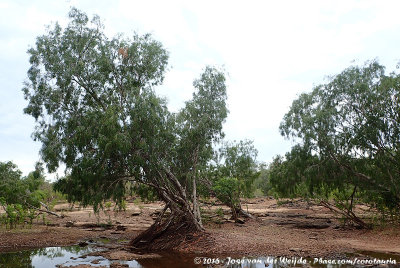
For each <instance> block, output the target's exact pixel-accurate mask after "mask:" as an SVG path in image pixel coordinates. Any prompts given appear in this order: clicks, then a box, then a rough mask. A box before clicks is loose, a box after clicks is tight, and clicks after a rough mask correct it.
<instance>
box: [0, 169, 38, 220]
mask: <svg viewBox="0 0 400 268" xmlns="http://www.w3.org/2000/svg"><path fill="white" fill-rule="evenodd" d="M21 175H22V173H21V171H20V170H18V168H17V166H16V165H15V164H13V163H12V162H5V163H4V162H0V205H1V206H2V207H3V209H4V211H5V213H4V214H3V215H1V223H2V224H4V225H5V226H9V227H10V228H15V227H16V226H17V225H21V224H24V223H25V221H27V222H28V223H30V224H32V222H33V219H35V218H36V216H37V215H36V213H35V209H36V208H39V207H40V202H41V201H43V194H42V192H41V190H40V187H41V186H42V184H43V183H44V177H43V175H42V169H41V166H40V165H37V166H36V170H35V171H33V172H31V173H29V175H28V176H27V177H21Z"/></svg>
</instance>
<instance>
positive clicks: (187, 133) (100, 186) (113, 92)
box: [24, 8, 228, 242]
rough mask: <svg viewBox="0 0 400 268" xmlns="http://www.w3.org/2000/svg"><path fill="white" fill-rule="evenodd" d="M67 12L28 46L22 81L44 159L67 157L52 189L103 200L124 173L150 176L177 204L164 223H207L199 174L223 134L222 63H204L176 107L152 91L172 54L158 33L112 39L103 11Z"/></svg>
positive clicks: (171, 204)
mask: <svg viewBox="0 0 400 268" xmlns="http://www.w3.org/2000/svg"><path fill="white" fill-rule="evenodd" d="M69 18H70V23H69V24H68V26H67V27H66V28H65V29H62V27H61V26H60V25H59V24H57V23H56V24H54V25H53V26H52V27H49V30H48V31H47V33H46V34H45V35H43V36H39V37H38V38H37V41H36V45H35V47H33V48H31V49H30V50H29V51H28V53H29V54H30V63H31V67H30V69H29V71H28V78H29V80H28V81H27V82H26V84H25V87H24V94H25V98H26V99H27V100H28V102H29V103H28V106H27V107H26V108H25V110H24V111H25V113H27V114H29V115H31V116H33V117H34V118H35V119H36V122H37V123H36V129H35V132H34V138H35V140H38V141H40V142H41V143H42V148H41V156H42V158H43V160H44V162H45V163H46V165H47V168H48V169H49V170H50V171H54V170H56V169H57V168H58V167H59V165H60V163H64V164H65V166H66V176H65V177H64V178H62V179H60V180H59V181H58V182H57V183H56V189H58V190H60V191H62V192H63V193H66V194H67V195H68V198H69V200H70V201H79V202H81V203H83V204H84V205H88V204H93V205H95V206H99V205H101V202H102V201H103V200H106V199H109V198H113V199H114V200H116V201H117V202H120V201H121V200H122V197H123V196H124V193H125V190H126V188H125V183H126V182H127V181H131V182H135V183H141V184H145V185H148V186H150V187H153V189H155V190H156V192H157V194H158V196H159V197H160V198H161V199H162V200H163V201H165V203H166V209H167V208H169V209H170V210H171V211H172V213H171V214H172V215H171V219H170V220H169V221H166V223H168V224H170V223H171V222H178V221H180V222H182V221H183V222H186V225H187V226H189V227H190V228H194V229H196V230H200V229H202V226H201V221H200V218H199V215H198V214H197V213H196V211H197V210H198V209H197V208H196V205H195V204H196V203H197V202H196V180H195V178H196V176H198V174H199V172H200V171H201V167H202V166H204V165H205V163H207V161H209V160H210V159H211V157H212V145H213V143H214V142H217V141H219V139H220V138H221V137H222V135H223V133H222V124H223V122H224V121H225V118H226V116H227V113H228V111H227V108H226V86H225V77H224V74H223V72H222V71H220V70H218V69H217V68H214V67H206V68H205V69H204V72H203V73H202V74H201V75H200V77H199V78H198V79H196V80H195V81H194V83H193V86H194V88H195V92H194V93H193V98H192V99H191V100H189V101H187V102H186V105H185V107H184V108H183V109H182V110H181V111H179V112H178V113H171V112H169V111H168V108H167V102H166V100H165V99H163V98H161V97H159V96H157V94H156V92H155V87H156V86H157V85H159V84H161V83H162V81H163V79H164V74H165V71H166V70H167V62H168V52H167V51H166V50H165V48H164V47H163V46H162V44H161V43H160V42H158V41H156V40H154V39H153V38H152V37H151V35H149V34H146V35H138V34H135V35H134V36H133V37H132V38H126V37H123V36H122V35H117V36H116V37H114V38H112V39H110V38H108V37H106V36H105V34H104V33H103V28H104V27H103V25H102V24H101V22H100V19H99V17H97V16H94V17H93V19H92V20H89V18H88V16H87V15H86V14H85V13H83V12H81V11H79V10H77V9H75V8H72V9H71V11H70V13H69ZM191 182H192V183H191ZM191 203H193V204H194V206H191ZM178 219H179V220H178ZM156 223H159V222H156ZM179 225H181V224H179ZM177 226H178V225H177ZM167 227H168V226H166V227H165V229H167ZM165 229H164V230H165ZM136 242H140V239H139V238H138V240H137V241H136Z"/></svg>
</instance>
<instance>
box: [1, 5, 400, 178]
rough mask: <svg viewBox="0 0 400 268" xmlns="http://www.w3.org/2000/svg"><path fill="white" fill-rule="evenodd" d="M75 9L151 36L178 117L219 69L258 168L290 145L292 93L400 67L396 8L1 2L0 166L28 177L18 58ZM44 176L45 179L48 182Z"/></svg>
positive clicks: (233, 120) (110, 29)
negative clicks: (285, 133)
mask: <svg viewBox="0 0 400 268" xmlns="http://www.w3.org/2000/svg"><path fill="white" fill-rule="evenodd" d="M71 6H75V7H77V8H79V9H81V10H83V11H85V12H86V13H88V14H89V15H90V16H91V15H93V14H98V15H99V16H100V17H101V18H102V20H103V21H104V24H105V26H106V32H107V34H109V35H110V36H112V35H114V34H116V33H119V32H122V33H125V34H126V35H127V36H129V35H130V34H132V33H133V31H137V32H138V33H141V34H144V33H147V32H150V33H152V34H153V36H154V37H155V38H156V39H157V40H159V41H161V42H162V43H163V44H164V46H165V47H166V48H167V50H168V51H169V52H170V70H169V71H168V73H167V74H166V80H165V82H164V85H163V86H161V87H159V88H158V92H159V94H161V95H163V96H166V97H167V98H168V99H169V103H170V108H171V109H172V110H178V109H179V108H180V107H181V106H182V105H183V102H184V101H185V100H187V99H189V98H190V97H191V94H192V91H193V88H192V81H193V79H194V78H197V77H198V76H199V74H200V73H201V70H202V68H204V67H205V66H206V65H208V64H215V65H224V66H225V69H226V70H227V72H228V73H229V75H228V105H229V110H230V114H229V117H228V120H227V122H226V124H225V133H226V137H227V139H230V140H240V139H246V138H247V139H251V140H254V143H255V146H256V148H257V149H258V151H259V157H258V160H259V161H264V162H270V161H271V160H272V157H273V156H275V155H276V154H284V153H285V152H286V151H288V150H289V149H290V147H291V143H290V142H289V141H285V140H284V139H283V137H281V136H280V134H279V131H278V127H279V123H280V121H281V119H282V117H283V115H284V114H285V113H286V112H287V111H288V108H289V106H290V104H291V102H292V101H293V100H294V99H295V98H296V96H297V95H298V94H300V93H301V92H305V91H310V90H311V89H312V86H313V85H316V84H319V83H322V82H324V81H325V80H324V79H325V77H326V75H333V74H336V73H338V72H340V71H342V70H343V69H344V68H346V67H348V66H349V65H350V64H352V62H353V61H355V63H357V64H362V63H364V62H365V61H366V60H370V59H374V58H378V59H379V61H380V62H381V63H382V64H384V65H385V66H387V69H388V70H389V71H392V70H394V69H395V66H396V63H398V61H399V59H400V53H399V50H400V20H399V15H398V11H399V10H400V1H383V0H380V1H379V0H378V1H367V0H363V1H351V0H346V1H337V0H336V1H307V0H303V1H232V0H231V1H217V0H213V1H148V0H146V1H143V0H142V1H128V0H126V1H105V0H102V1H99V0H97V1H89V0H87V1H74V0H70V1H65V0H64V1H62V0H58V1H54V0H52V1H51V0H47V1H46V0H44V1H22V0H21V1H17V0H13V1H11V0H10V1H7V0H2V1H0V161H13V162H14V163H16V164H17V165H18V166H19V168H20V169H21V170H22V171H23V172H24V174H27V173H28V172H29V171H31V170H33V168H34V163H35V162H36V161H37V160H38V158H39V153H38V152H39V149H40V144H39V143H35V142H33V141H32V139H31V137H30V135H31V133H32V131H33V129H34V121H33V119H31V118H29V117H28V116H27V115H24V114H23V112H22V110H23V108H24V107H25V106H26V104H27V103H26V101H25V100H24V98H23V94H22V92H21V88H22V83H23V81H24V80H25V79H26V72H27V70H28V68H29V63H28V56H27V54H26V51H27V49H28V48H29V46H33V45H34V42H35V38H36V37H37V36H38V35H41V34H43V33H44V32H45V25H48V24H50V23H51V22H55V21H58V22H60V23H61V25H65V23H66V22H67V13H68V11H69V8H70V7H71ZM49 178H51V176H50V177H49Z"/></svg>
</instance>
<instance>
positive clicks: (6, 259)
mask: <svg viewBox="0 0 400 268" xmlns="http://www.w3.org/2000/svg"><path fill="white" fill-rule="evenodd" d="M99 250H104V248H101V247H97V246H95V245H89V246H86V247H80V246H69V247H48V248H42V249H33V250H22V251H18V252H9V253H0V267H7V268H8V267H13V268H14V267H15V268H19V267H23V268H33V267H35V268H48V267H49V268H50V267H51V268H53V267H56V265H58V264H63V265H64V266H75V265H78V264H90V265H92V266H94V267H96V266H107V267H108V266H109V265H110V264H111V263H112V262H118V263H121V264H128V265H129V267H133V268H139V267H143V268H156V267H157V268H163V267H168V268H169V267H177V268H180V267H182V268H183V267H185V268H186V267H229V268H245V267H247V268H265V267H268V268H278V267H305V266H304V265H302V263H301V262H306V263H307V264H308V265H309V266H308V267H310V266H311V267H329V268H339V267H340V268H346V267H355V266H354V265H349V264H345V265H338V264H336V265H331V264H321V263H315V260H314V259H307V260H304V259H303V258H301V259H300V258H299V257H297V258H286V259H285V258H279V257H277V258H273V257H256V258H250V257H249V258H247V257H242V256H233V257H227V256H213V257H210V256H199V255H197V256H196V255H192V254H169V253H164V254H161V256H162V257H161V258H151V259H140V260H137V261H110V260H107V259H105V258H104V257H101V256H85V255H86V254H88V253H91V252H95V251H99ZM360 254H362V255H360ZM368 256H369V257H370V258H372V259H374V258H377V259H384V260H386V259H390V258H391V259H394V260H396V261H397V264H399V261H400V258H399V256H398V255H391V254H382V253H376V252H359V254H351V255H349V257H348V258H347V259H348V260H354V259H355V258H358V259H359V260H360V259H367V257H368ZM93 261H97V262H98V263H97V262H96V263H95V264H94V263H92V262H93ZM322 261H329V259H323V260H322ZM294 262H297V263H296V264H294ZM299 262H300V264H299ZM197 263H199V264H197ZM362 266H363V265H360V266H359V267H362ZM389 267H397V265H396V266H389Z"/></svg>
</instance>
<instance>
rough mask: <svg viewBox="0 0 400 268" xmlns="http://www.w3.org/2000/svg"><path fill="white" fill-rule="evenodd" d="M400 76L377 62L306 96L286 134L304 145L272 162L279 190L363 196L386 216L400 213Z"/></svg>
mask: <svg viewBox="0 0 400 268" xmlns="http://www.w3.org/2000/svg"><path fill="white" fill-rule="evenodd" d="M399 89H400V76H399V75H398V74H396V73H390V74H386V73H385V67H384V66H382V65H380V64H379V63H378V62H377V61H371V62H367V63H366V64H365V65H364V66H351V67H349V68H347V69H345V70H344V71H343V72H341V73H340V74H338V75H335V76H333V77H331V78H330V79H329V82H328V83H326V84H321V85H318V86H316V87H314V88H313V90H312V91H311V92H310V93H304V94H301V95H300V96H299V97H298V99H296V100H295V101H293V103H292V106H291V107H290V110H289V112H288V113H287V114H286V115H285V117H284V118H283V121H282V124H281V126H280V130H281V133H282V135H283V136H285V137H287V138H293V139H294V140H295V141H297V142H298V144H297V145H296V146H294V147H293V148H292V150H291V152H289V153H287V154H286V157H285V158H280V157H278V158H276V159H275V160H274V162H273V164H272V165H271V172H270V179H271V182H272V184H273V185H274V187H275V190H277V191H278V192H281V193H283V194H285V195H290V194H292V193H293V192H295V190H296V187H299V185H301V184H302V185H304V186H306V188H307V191H308V193H309V195H310V196H313V195H314V194H316V193H318V192H321V191H325V193H329V192H331V191H338V194H340V195H347V198H349V199H350V203H349V204H348V206H347V208H346V212H345V213H346V215H347V216H349V217H350V218H351V219H353V220H355V221H357V223H358V224H360V225H363V223H362V222H360V221H359V219H357V217H355V215H354V213H353V212H352V205H353V198H354V196H355V195H356V194H357V193H358V194H359V196H360V198H362V199H363V201H365V202H368V203H369V204H371V205H373V206H374V207H376V208H378V209H380V210H381V211H385V210H386V211H389V212H390V213H392V214H393V213H399V211H400V188H399V185H400V154H399V149H400V90H399Z"/></svg>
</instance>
